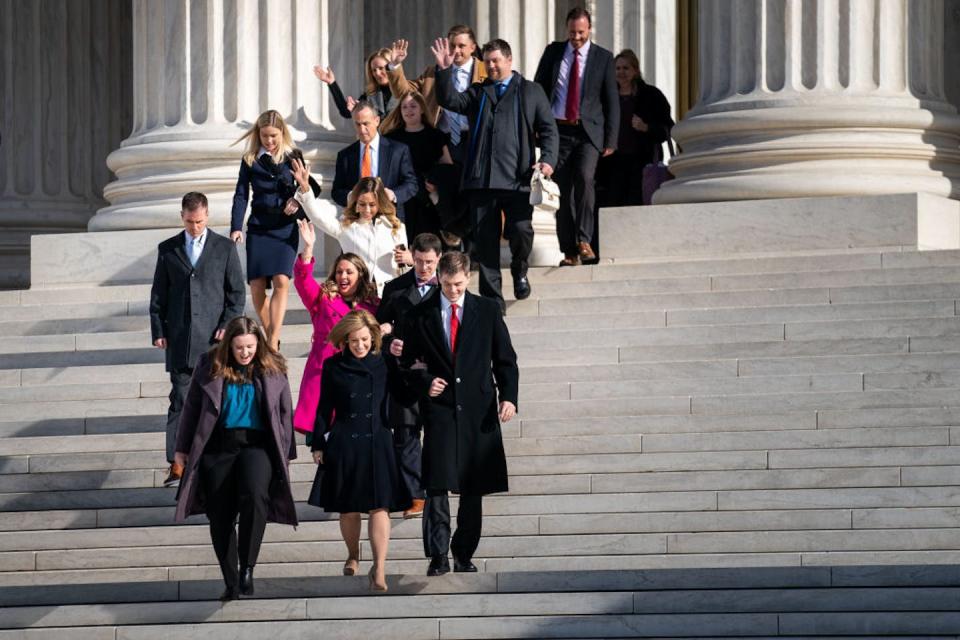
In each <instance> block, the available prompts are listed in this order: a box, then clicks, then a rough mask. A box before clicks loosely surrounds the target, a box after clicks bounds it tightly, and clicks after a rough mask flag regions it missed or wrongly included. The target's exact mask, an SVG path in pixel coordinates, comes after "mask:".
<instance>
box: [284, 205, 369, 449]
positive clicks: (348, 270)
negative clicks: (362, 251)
mask: <svg viewBox="0 0 960 640" xmlns="http://www.w3.org/2000/svg"><path fill="white" fill-rule="evenodd" d="M297 224H298V225H299V226H300V237H301V238H303V253H301V254H300V255H299V257H298V258H297V260H296V262H295V263H294V265H293V284H294V286H295V287H296V288H297V293H298V294H300V299H301V300H303V306H305V307H306V308H307V311H309V312H310V319H311V320H312V321H313V338H312V340H313V346H312V347H311V348H310V356H309V357H308V358H307V365H306V367H304V369H303V379H302V380H301V381H300V398H299V400H298V401H297V409H296V411H295V412H294V414H293V428H294V429H296V430H297V431H299V432H301V433H312V432H313V423H314V422H315V421H316V418H317V405H318V404H319V402H320V375H321V373H322V371H323V363H324V361H325V360H326V359H327V358H329V357H330V356H332V355H333V354H335V353H336V352H337V348H336V347H334V346H333V345H331V344H330V343H328V342H327V335H328V334H329V333H330V329H332V328H333V326H334V325H335V324H337V322H339V321H340V318H342V317H343V316H345V315H347V313H349V312H350V311H351V310H352V309H363V310H365V311H369V312H370V313H376V310H377V304H378V303H379V302H380V300H379V299H378V298H377V286H376V285H375V284H373V283H372V282H371V281H370V272H369V271H368V270H367V265H366V263H365V262H364V261H363V259H362V258H360V257H359V256H357V255H355V254H352V253H343V254H340V256H339V257H338V258H337V260H336V262H335V263H334V264H333V269H332V270H331V271H330V276H329V277H328V278H327V280H326V281H325V282H324V283H323V285H320V284H319V283H318V282H317V281H316V280H315V279H314V278H313V245H314V243H315V242H316V239H317V235H316V231H314V229H313V225H312V224H310V223H309V222H307V221H306V220H300V221H298V222H297Z"/></svg>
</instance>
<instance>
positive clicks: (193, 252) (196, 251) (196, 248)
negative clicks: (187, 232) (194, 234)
mask: <svg viewBox="0 0 960 640" xmlns="http://www.w3.org/2000/svg"><path fill="white" fill-rule="evenodd" d="M198 260H200V238H192V239H191V240H190V265H191V266H194V267H195V266H197V261H198Z"/></svg>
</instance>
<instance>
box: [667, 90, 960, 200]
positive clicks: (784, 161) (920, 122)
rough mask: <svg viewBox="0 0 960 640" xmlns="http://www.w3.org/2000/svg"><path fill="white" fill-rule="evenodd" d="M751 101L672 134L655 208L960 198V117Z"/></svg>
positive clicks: (875, 105)
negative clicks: (811, 199)
mask: <svg viewBox="0 0 960 640" xmlns="http://www.w3.org/2000/svg"><path fill="white" fill-rule="evenodd" d="M803 102H804V101H803V99H802V98H797V99H796V100H795V101H792V104H791V103H786V101H783V102H781V103H780V104H774V105H770V104H769V103H766V104H765V103H764V101H760V100H753V101H744V102H740V103H736V104H733V105H730V107H731V108H730V109H729V110H726V111H724V110H720V109H717V108H716V107H717V105H714V108H713V109H711V112H709V113H702V114H697V113H693V114H691V117H689V118H688V119H686V120H684V121H683V122H681V123H679V124H678V125H677V126H676V127H675V128H674V136H675V137H676V138H677V140H679V141H681V144H682V145H683V153H682V154H680V155H679V156H677V157H676V158H675V159H674V160H673V161H672V162H671V163H670V168H671V171H672V173H673V174H674V176H676V179H675V180H673V181H670V182H668V183H666V184H664V185H663V186H662V187H661V188H660V190H659V191H658V192H657V194H656V195H655V197H654V202H655V203H656V204H677V203H684V202H716V201H723V200H750V199H759V198H791V197H805V196H839V195H877V194H888V193H908V192H926V193H931V194H935V195H940V196H944V197H954V198H955V197H958V196H960V117H958V116H957V114H956V113H955V112H952V111H949V110H947V109H943V110H935V111H934V110H928V109H926V108H924V107H923V106H922V105H921V104H918V103H917V101H916V100H898V99H884V98H858V99H843V98H839V97H838V98H837V99H835V100H830V99H827V100H823V99H819V100H817V101H816V102H815V104H804V103H803Z"/></svg>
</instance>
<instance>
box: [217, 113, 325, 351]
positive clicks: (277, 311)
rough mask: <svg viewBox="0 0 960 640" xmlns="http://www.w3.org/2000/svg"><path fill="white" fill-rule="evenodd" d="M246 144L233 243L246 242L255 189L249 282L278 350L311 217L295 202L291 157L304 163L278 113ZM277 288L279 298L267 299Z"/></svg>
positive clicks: (264, 117)
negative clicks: (304, 222) (302, 229)
mask: <svg viewBox="0 0 960 640" xmlns="http://www.w3.org/2000/svg"><path fill="white" fill-rule="evenodd" d="M241 140H246V141H247V149H246V152H245V153H244V154H243V159H242V160H241V161H240V175H239V177H238V178H237V188H236V191H235V193H234V196H233V211H232V214H231V220H230V239H231V240H233V241H234V242H237V243H242V242H243V241H244V237H243V232H242V231H241V229H242V227H243V216H244V213H246V211H247V202H248V200H250V191H251V188H252V190H253V200H252V202H250V217H249V218H248V219H247V237H246V243H247V282H249V283H250V294H251V296H252V297H253V306H254V309H256V311H257V315H258V316H259V317H260V323H261V324H262V325H263V330H264V332H265V333H266V334H267V341H268V342H269V344H270V346H271V347H272V348H273V349H274V350H276V349H279V348H280V330H281V329H282V328H283V317H284V315H285V314H286V312H287V296H288V295H289V293H290V278H291V277H292V276H293V261H294V260H295V259H296V257H297V245H298V243H299V241H300V233H299V231H298V229H297V219H298V218H299V219H305V218H306V214H305V213H304V212H303V209H302V208H301V207H300V203H298V202H297V201H296V200H294V198H293V196H294V194H295V193H296V190H297V184H296V181H295V180H294V177H293V171H292V167H291V164H290V161H291V158H299V159H301V160H302V159H303V156H302V155H301V154H300V152H299V151H298V150H296V149H294V147H293V138H292V137H291V136H290V130H289V129H288V128H287V125H286V123H285V122H284V121H283V116H281V115H280V114H279V113H278V112H276V111H273V110H271V111H265V112H263V113H262V114H260V117H259V118H257V122H256V123H255V124H254V125H253V126H252V127H251V128H250V130H249V131H247V133H246V134H244V136H243V137H242V138H240V140H237V142H240V141H241ZM234 144H236V143H234ZM311 187H312V188H313V192H314V195H319V194H320V185H319V184H317V183H316V182H311ZM271 285H272V287H273V295H271V296H270V298H269V299H267V289H268V288H270V287H271Z"/></svg>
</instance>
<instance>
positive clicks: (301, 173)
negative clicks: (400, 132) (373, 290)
mask: <svg viewBox="0 0 960 640" xmlns="http://www.w3.org/2000/svg"><path fill="white" fill-rule="evenodd" d="M309 175H310V174H309V172H308V170H307V168H306V167H304V166H303V165H302V164H300V163H299V162H294V176H295V177H296V179H297V182H298V183H299V184H300V190H299V191H298V192H297V199H298V200H299V201H300V202H302V203H303V208H304V209H305V210H306V212H307V215H308V216H309V217H310V219H311V220H313V222H314V223H316V225H317V226H319V227H320V229H321V230H322V231H323V232H324V233H326V234H327V235H329V236H332V237H334V238H336V239H337V241H338V242H339V243H340V250H341V251H343V252H344V253H355V254H356V255H358V256H360V257H361V258H362V259H363V261H364V262H366V263H367V268H368V269H369V271H370V275H371V277H372V278H373V280H374V282H376V285H377V290H378V292H380V293H382V292H383V285H385V284H387V283H388V282H390V281H391V280H393V279H394V278H395V277H397V276H398V275H401V271H400V269H401V267H402V266H403V265H412V264H413V255H412V254H411V253H410V250H409V249H408V248H407V245H406V241H407V230H406V227H405V226H404V224H403V223H402V222H400V219H399V218H398V217H397V207H396V205H395V204H394V203H393V202H392V201H391V200H390V197H389V196H388V195H387V193H386V189H385V188H384V185H383V181H382V180H381V179H380V178H377V177H369V178H360V182H358V183H357V184H356V186H355V187H354V188H353V191H351V192H350V196H349V198H348V199H347V208H346V209H344V211H343V215H342V216H341V217H340V218H337V215H336V212H335V209H334V207H333V206H332V205H330V204H329V203H328V202H326V201H321V200H319V199H318V198H316V197H314V195H313V192H312V191H311V190H310V187H309V185H308V184H307V177H308V176H309ZM303 231H304V227H303V226H301V228H300V232H301V235H302V234H303Z"/></svg>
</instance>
